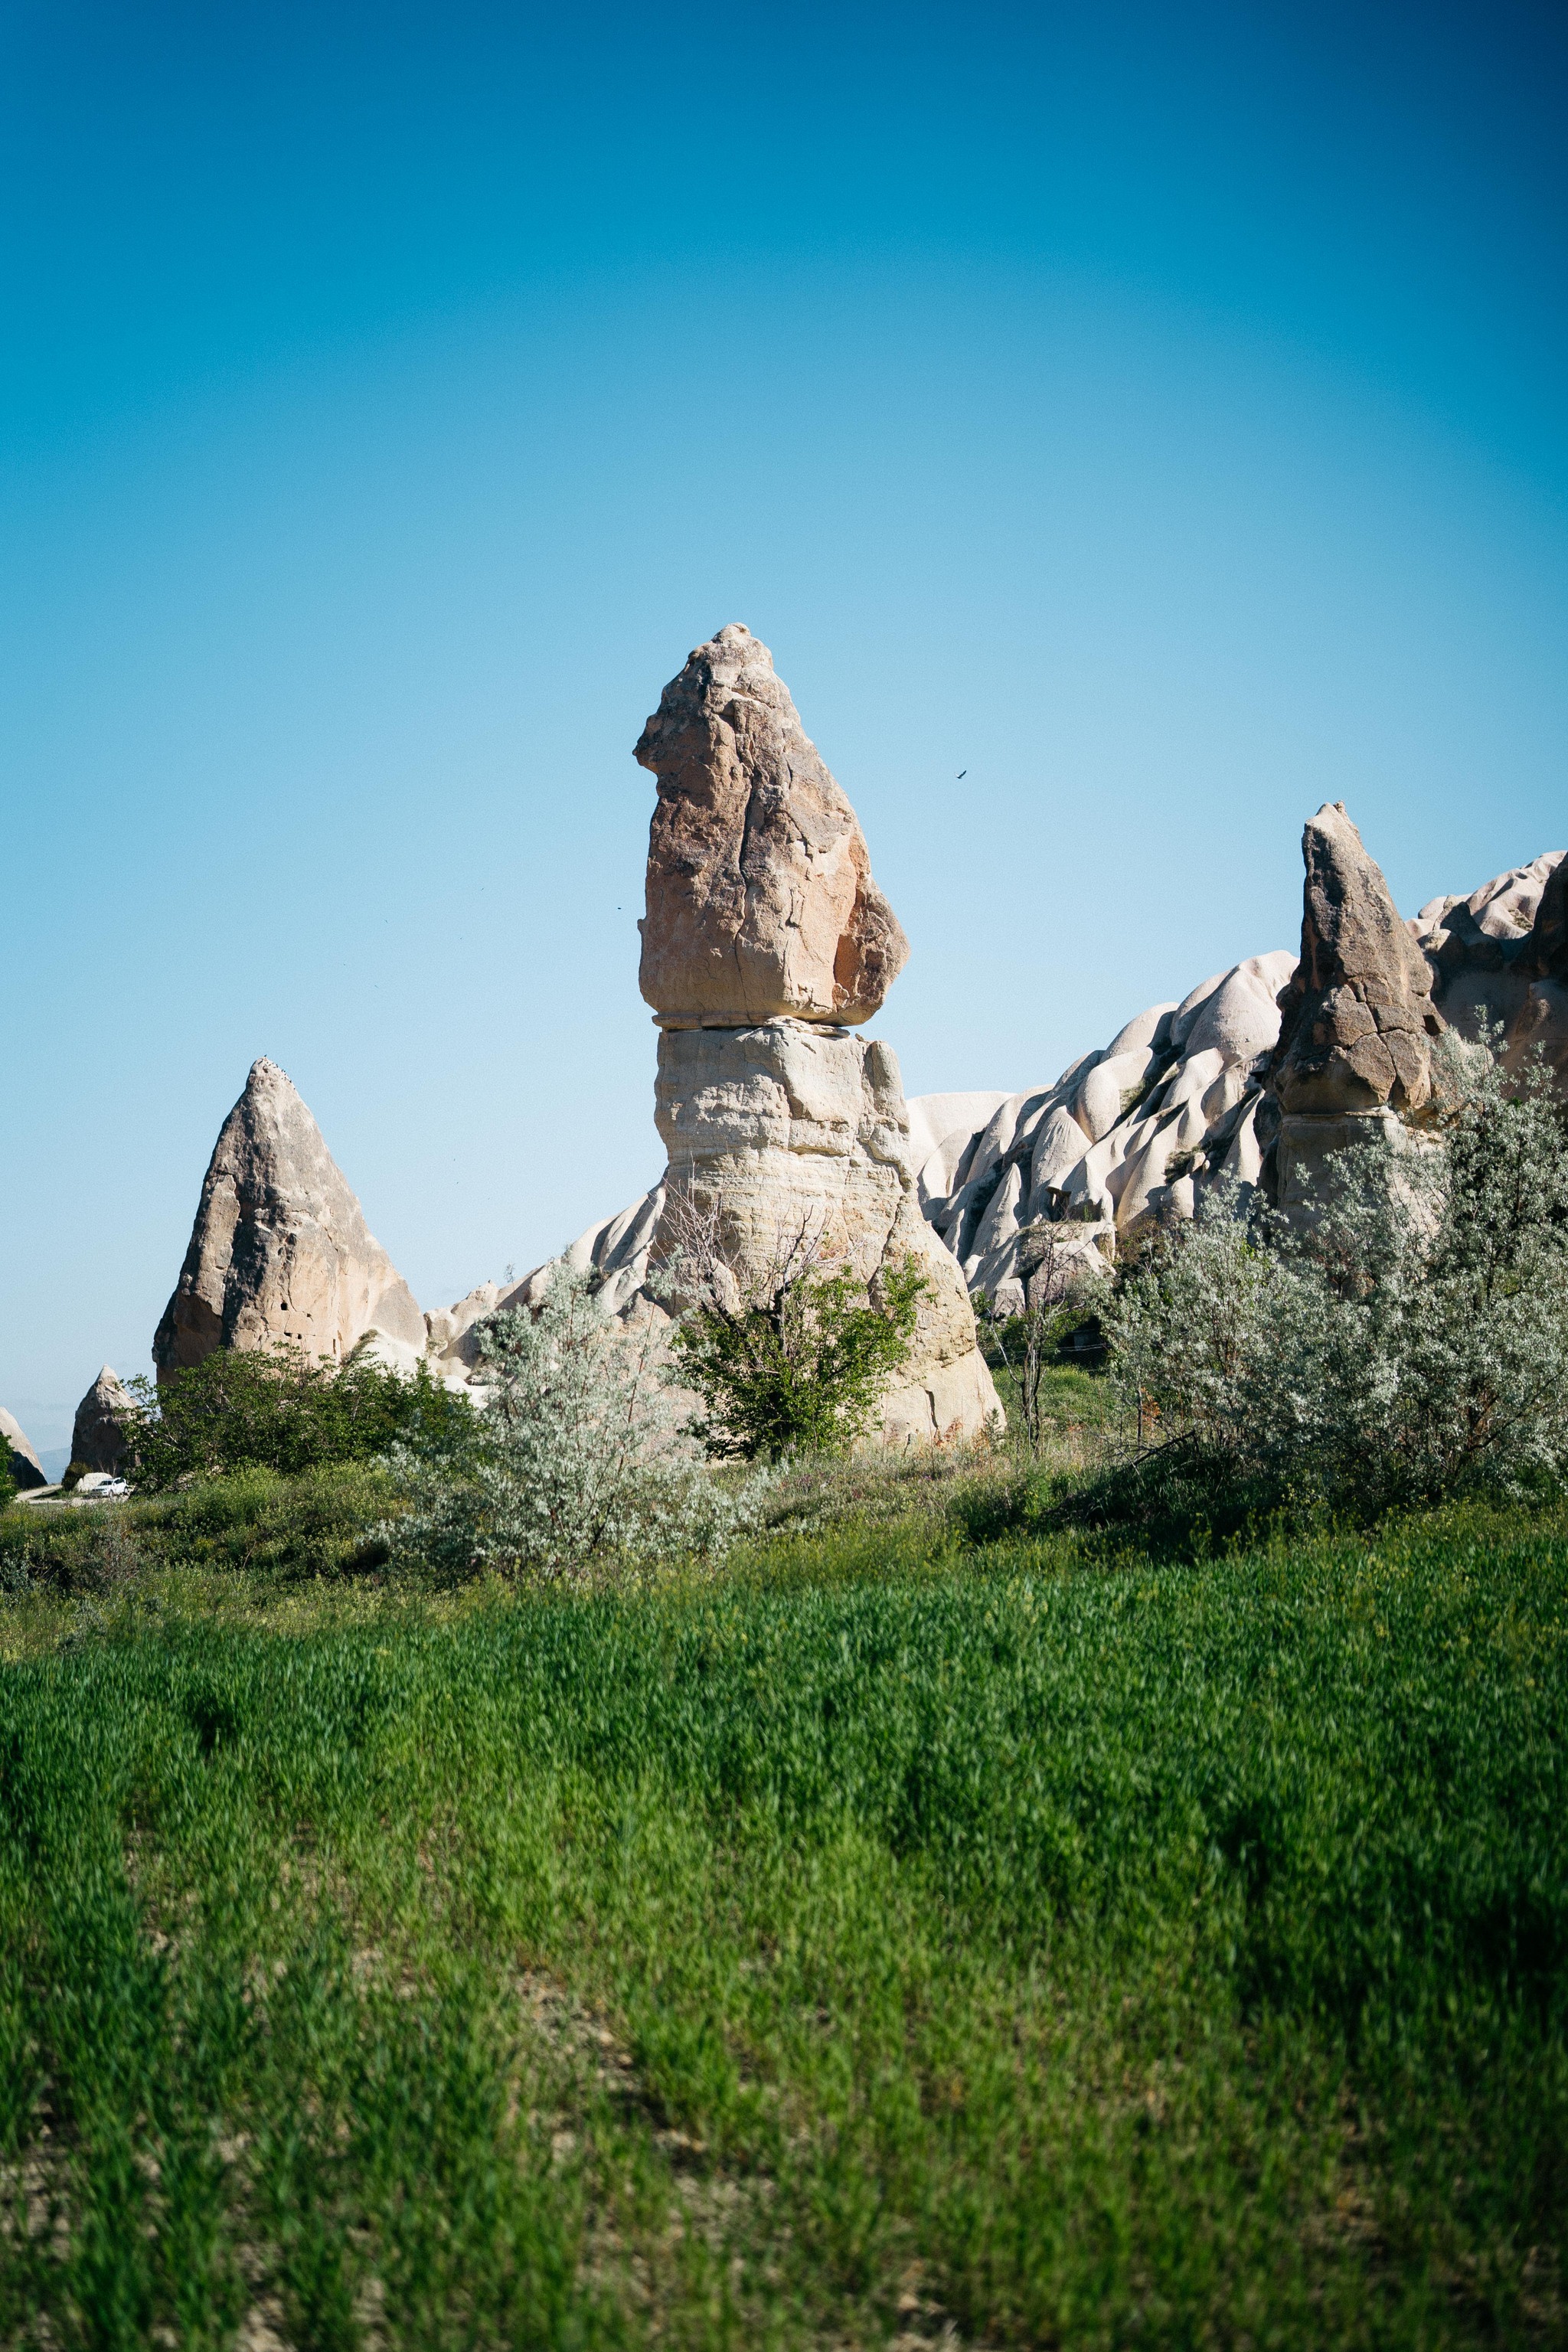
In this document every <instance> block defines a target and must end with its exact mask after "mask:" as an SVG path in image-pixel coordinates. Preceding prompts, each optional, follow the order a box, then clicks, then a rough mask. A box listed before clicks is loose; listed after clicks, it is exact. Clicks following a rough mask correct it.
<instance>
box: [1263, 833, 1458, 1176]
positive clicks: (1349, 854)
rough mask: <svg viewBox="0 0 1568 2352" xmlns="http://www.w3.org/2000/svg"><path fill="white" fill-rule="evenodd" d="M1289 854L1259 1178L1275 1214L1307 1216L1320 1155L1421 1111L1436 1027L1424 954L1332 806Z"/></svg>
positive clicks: (1322, 1160)
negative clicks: (1288, 928)
mask: <svg viewBox="0 0 1568 2352" xmlns="http://www.w3.org/2000/svg"><path fill="white" fill-rule="evenodd" d="M1301 855H1302V857H1303V859H1304V860H1305V863H1306V869H1307V871H1306V881H1305V884H1304V887H1303V891H1302V912H1301V960H1300V963H1299V964H1298V965H1297V968H1296V971H1295V972H1294V973H1293V974H1292V976H1291V979H1290V982H1289V985H1288V986H1287V987H1286V988H1284V989H1283V990H1282V991H1281V992H1280V996H1279V1014H1280V1022H1279V1044H1278V1045H1276V1047H1275V1049H1274V1053H1273V1055H1272V1058H1271V1059H1270V1062H1269V1065H1268V1085H1269V1089H1270V1092H1271V1094H1272V1096H1273V1097H1274V1101H1275V1102H1276V1104H1277V1105H1278V1114H1279V1136H1278V1140H1277V1141H1276V1143H1275V1144H1274V1147H1273V1158H1272V1164H1271V1166H1270V1168H1269V1170H1268V1177H1267V1180H1266V1181H1267V1182H1268V1191H1269V1192H1270V1194H1271V1195H1272V1197H1273V1198H1274V1200H1275V1201H1276V1202H1278V1204H1279V1207H1280V1208H1281V1209H1283V1210H1284V1211H1285V1212H1286V1213H1287V1214H1303V1213H1310V1201H1311V1197H1312V1192H1313V1188H1314V1187H1315V1186H1316V1185H1318V1184H1320V1183H1321V1174H1322V1171H1323V1168H1324V1166H1325V1164H1326V1162H1327V1160H1329V1158H1330V1157H1331V1155H1332V1154H1333V1153H1334V1152H1336V1151H1340V1150H1343V1149H1344V1148H1345V1147H1346V1145H1348V1144H1350V1143H1352V1142H1354V1141H1356V1140H1357V1139H1359V1138H1360V1137H1362V1136H1364V1135H1365V1134H1366V1133H1367V1132H1368V1131H1369V1130H1368V1124H1367V1123H1368V1121H1370V1120H1378V1121H1381V1122H1382V1123H1383V1125H1384V1128H1385V1129H1387V1130H1388V1132H1389V1133H1390V1136H1391V1139H1394V1140H1397V1139H1398V1136H1399V1132H1400V1130H1401V1129H1402V1127H1403V1124H1404V1122H1405V1121H1406V1120H1409V1119H1412V1118H1416V1117H1418V1116H1419V1114H1421V1113H1422V1112H1424V1111H1426V1108H1427V1107H1428V1105H1429V1104H1430V1103H1431V1100H1432V1040H1433V1038H1434V1037H1436V1036H1438V1035H1440V1034H1441V1033H1442V1028H1443V1022H1442V1019H1441V1016H1440V1015H1439V1014H1438V1013H1436V1010H1435V1009H1434V1006H1433V1003H1432V975H1431V972H1430V971H1429V970H1428V968H1427V963H1426V957H1425V956H1424V955H1423V954H1422V952H1421V950H1420V948H1419V947H1418V946H1417V944H1416V942H1415V939H1414V938H1413V937H1412V935H1411V932H1410V929H1409V927H1408V926H1407V925H1406V924H1405V923H1404V922H1402V921H1401V920H1400V916H1399V910H1398V908H1396V907H1395V905H1394V900H1393V898H1392V897H1391V896H1390V894H1389V888H1388V885H1387V883H1386V882H1385V881H1384V878H1383V875H1382V873H1381V871H1380V870H1379V868H1378V867H1377V866H1375V865H1374V864H1373V860H1372V859H1371V858H1370V857H1369V856H1367V854H1366V850H1365V848H1364V847H1363V844H1362V837H1361V835H1360V834H1359V833H1358V832H1357V831H1356V828H1355V826H1354V825H1353V824H1352V823H1351V820H1350V818H1349V817H1348V816H1347V814H1345V808H1344V803H1343V802H1342V801H1331V802H1327V803H1325V804H1324V805H1323V807H1321V809H1320V810H1319V811H1318V814H1317V815H1316V816H1314V817H1312V818H1310V819H1309V821H1308V824H1307V826H1306V829H1305V831H1304V832H1303V834H1302V836H1301Z"/></svg>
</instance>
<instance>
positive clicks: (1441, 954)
mask: <svg viewBox="0 0 1568 2352" xmlns="http://www.w3.org/2000/svg"><path fill="white" fill-rule="evenodd" d="M1410 929H1411V930H1412V932H1413V933H1414V935H1415V940H1416V942H1417V944H1418V945H1419V946H1420V948H1421V949H1422V950H1423V951H1424V953H1425V955H1426V961H1427V963H1428V965H1429V967H1430V970H1431V973H1432V999H1433V1003H1435V1005H1436V1008H1437V1011H1438V1012H1439V1013H1441V1015H1442V1017H1443V1019H1444V1020H1445V1021H1447V1022H1448V1023H1450V1024H1452V1026H1453V1027H1454V1028H1456V1029H1457V1030H1458V1032H1459V1034H1460V1035H1461V1036H1463V1037H1472V1038H1473V1037H1475V1036H1476V1035H1478V1034H1479V1030H1480V1026H1481V1024H1482V1022H1483V1020H1484V1021H1485V1022H1486V1023H1487V1024H1488V1026H1489V1027H1492V1028H1495V1027H1496V1026H1498V1025H1499V1024H1500V1025H1501V1028H1502V1031H1503V1038H1504V1046H1505V1053H1506V1057H1507V1059H1508V1061H1509V1063H1510V1065H1511V1066H1515V1067H1517V1066H1519V1064H1520V1063H1521V1061H1522V1060H1523V1058H1524V1057H1525V1055H1527V1054H1528V1053H1530V1052H1531V1050H1532V1049H1535V1048H1539V1049H1540V1050H1541V1051H1542V1052H1543V1053H1544V1055H1545V1057H1546V1060H1547V1062H1548V1063H1549V1065H1550V1066H1551V1067H1552V1070H1553V1071H1554V1072H1555V1073H1556V1076H1557V1078H1558V1082H1559V1084H1560V1085H1562V1086H1563V1087H1568V856H1564V855H1563V851H1562V850H1560V849H1555V850H1547V851H1546V852H1544V854H1543V855H1542V856H1540V857H1537V858H1534V859H1533V860H1532V861H1531V864H1530V865H1528V866H1515V867H1513V868H1512V870H1511V871H1510V873H1507V874H1499V875H1496V876H1494V877H1493V878H1492V880H1491V881H1489V882H1483V883H1482V885H1481V887H1480V888H1479V890H1473V891H1472V892H1471V893H1470V896H1469V897H1468V898H1434V899H1432V900H1431V901H1430V902H1429V903H1428V904H1427V905H1426V906H1425V907H1423V908H1422V909H1421V912H1420V913H1419V914H1418V915H1417V916H1416V918H1415V921H1414V922H1413V923H1412V924H1411V926H1410Z"/></svg>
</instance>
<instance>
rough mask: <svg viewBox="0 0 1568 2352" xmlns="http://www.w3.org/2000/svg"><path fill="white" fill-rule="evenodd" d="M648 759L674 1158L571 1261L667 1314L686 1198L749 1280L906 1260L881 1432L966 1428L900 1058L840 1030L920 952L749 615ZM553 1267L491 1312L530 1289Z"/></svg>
mask: <svg viewBox="0 0 1568 2352" xmlns="http://www.w3.org/2000/svg"><path fill="white" fill-rule="evenodd" d="M637 758H638V759H639V760H640V761H642V763H643V765H644V766H645V767H647V768H650V769H651V770H652V771H653V772H654V774H655V775H656V776H657V777H658V806H657V808H656V809H655V812H654V816H653V822H652V824H651V826H650V829H649V835H648V864H647V915H646V917H645V918H644V920H643V923H642V927H641V928H642V941H643V945H642V971H641V985H642V992H643V995H644V996H645V997H646V999H647V1002H648V1003H649V1004H651V1005H652V1006H653V1008H654V1011H655V1015H656V1018H657V1019H658V1024H659V1027H660V1032H661V1034H660V1037H659V1049H658V1085H657V1091H656V1101H655V1118H656V1121H657V1124H658V1131H659V1134H660V1136H661V1138H662V1139H663V1141H664V1145H665V1149H666V1150H667V1152H668V1170H667V1173H666V1177H665V1181H664V1182H663V1183H662V1184H659V1185H656V1186H655V1187H654V1188H653V1189H652V1191H651V1192H647V1194H645V1196H644V1197H643V1199H642V1200H640V1201H638V1202H634V1203H633V1205H632V1206H631V1207H630V1208H629V1209H626V1210H623V1211H622V1212H621V1213H620V1214H619V1215H618V1216H616V1217H613V1218H608V1219H606V1220H605V1222H604V1223H601V1224H598V1225H595V1226H591V1227H590V1228H589V1230H588V1232H587V1233H585V1234H583V1235H582V1236H581V1238H580V1239H579V1240H578V1241H577V1242H575V1243H574V1244H573V1245H572V1248H571V1249H570V1250H569V1251H568V1252H567V1253H566V1255H567V1256H568V1257H569V1258H570V1259H571V1260H572V1261H573V1262H574V1263H575V1264H578V1265H584V1266H585V1267H592V1268H593V1270H594V1271H595V1273H596V1274H597V1275H598V1276H600V1279H601V1284H602V1287H603V1294H604V1296H605V1297H606V1299H607V1300H608V1302H609V1304H610V1305H611V1306H612V1307H614V1308H615V1309H616V1311H618V1312H620V1313H622V1314H625V1315H628V1316H630V1315H639V1314H642V1315H649V1314H651V1315H658V1314H660V1313H662V1312H663V1311H664V1310H663V1308H662V1307H661V1306H660V1304H659V1302H658V1298H657V1297H655V1296H654V1295H653V1294H651V1293H650V1292H649V1291H648V1290H647V1288H646V1287H645V1286H646V1283H647V1274H648V1267H649V1265H650V1262H651V1263H652V1264H654V1265H659V1266H663V1265H668V1264H670V1263H671V1262H672V1261H673V1260H675V1259H676V1258H677V1257H678V1255H679V1251H680V1249H681V1246H682V1244H683V1240H684V1237H685V1236H684V1233H683V1230H682V1220H683V1218H685V1217H687V1216H689V1214H690V1213H692V1212H693V1211H695V1212H697V1213H699V1214H701V1215H707V1214H709V1213H711V1214H712V1215H713V1216H714V1217H715V1218H716V1219H717V1225H718V1231H719V1234H720V1236H721V1250H722V1255H723V1261H724V1263H725V1265H727V1266H728V1267H729V1268H730V1270H731V1274H732V1275H733V1276H735V1278H736V1280H737V1281H738V1282H739V1283H740V1284H741V1285H742V1286H743V1287H744V1286H749V1285H750V1284H751V1283H752V1281H753V1280H761V1279H763V1277H765V1276H766V1274H767V1272H768V1270H769V1269H770V1268H771V1267H773V1266H774V1265H777V1263H778V1262H779V1260H780V1258H781V1256H782V1255H784V1254H785V1253H786V1252H787V1249H788V1246H789V1244H790V1243H791V1241H792V1240H794V1239H796V1238H797V1237H805V1239H806V1240H807V1241H808V1242H809V1243H810V1244H811V1245H812V1246H813V1247H814V1248H815V1249H816V1252H818V1253H819V1258H820V1261H821V1262H826V1263H831V1264H836V1265H849V1266H851V1267H852V1268H853V1269H854V1271H855V1273H856V1275H857V1276H858V1279H859V1280H860V1281H861V1282H864V1283H865V1284H866V1285H867V1286H868V1289H873V1290H874V1286H875V1284H876V1282H877V1279H878V1276H879V1274H880V1272H881V1270H882V1269H883V1268H884V1267H885V1266H886V1265H889V1263H892V1262H900V1261H901V1260H902V1259H903V1258H904V1257H905V1256H906V1255H909V1254H910V1253H911V1252H912V1253H913V1254H915V1255H917V1256H919V1257H920V1258H921V1261H922V1263H923V1265H924V1266H925V1269H926V1273H927V1280H928V1291H927V1296H926V1297H924V1298H923V1299H922V1301H921V1305H920V1307H919V1310H918V1319H917V1323H916V1328H915V1333H914V1339H913V1343H912V1346H911V1349H910V1355H909V1358H908V1360H906V1362H905V1364H904V1366H903V1383H904V1384H903V1385H902V1387H900V1390H899V1391H897V1392H896V1393H895V1394H894V1395H891V1396H889V1397H888V1398H886V1399H885V1400H884V1402H883V1407H882V1429H883V1434H884V1436H886V1437H887V1438H889V1439H891V1440H906V1439H912V1438H915V1437H925V1438H931V1437H945V1436H952V1435H973V1434H974V1433H977V1432H978V1431H979V1430H981V1429H982V1428H983V1427H984V1424H985V1422H986V1420H987V1418H988V1417H989V1415H990V1414H992V1413H993V1412H995V1411H997V1409H998V1408H997V1400H996V1393H995V1390H994V1387H993V1385H992V1381H991V1375H990V1372H989V1371H988V1370H987V1369H986V1366H985V1363H984V1359H983V1357H982V1356H981V1354H980V1352H979V1349H978V1348H977V1346H976V1344H975V1332H974V1316H973V1309H972V1308H971V1307H970V1304H969V1297H968V1293H967V1291H966V1290H965V1288H964V1286H963V1276H962V1275H961V1273H960V1272H959V1269H958V1268H957V1266H956V1265H954V1264H953V1262H952V1258H951V1257H950V1256H948V1255H947V1254H946V1253H945V1252H944V1251H943V1250H942V1248H941V1246H940V1245H939V1244H937V1242H936V1241H935V1239H934V1238H933V1236H932V1234H931V1231H930V1228H929V1227H928V1225H927V1224H926V1223H925V1220H924V1218H923V1217H922V1216H921V1206H920V1188H919V1183H918V1180H917V1176H916V1166H915V1150H914V1143H913V1139H912V1138H911V1133H910V1118H909V1111H908V1108H907V1106H906V1104H905V1102H904V1096H903V1086H902V1081H901V1080H900V1076H899V1066H898V1062H897V1060H896V1058H895V1056H894V1055H893V1053H892V1051H891V1048H890V1047H889V1046H887V1045H882V1044H879V1043H873V1042H869V1041H868V1040H866V1039H863V1038H860V1037H858V1036H856V1035H854V1034H851V1033H852V1028H853V1026H854V1024H858V1023H860V1022H862V1021H865V1020H867V1019H868V1017H869V1016H870V1015H871V1014H872V1013H875V1012H876V1010H877V1008H878V1006H879V1004H880V1003H881V1002H882V999H883V997H884V995H885V994H886V992H887V991H888V989H889V986H890V984H891V982H893V981H894V979H896V977H897V975H898V973H899V972H900V970H901V969H902V966H903V963H904V960H905V957H906V956H907V954H908V952H909V950H908V945H907V942H906V941H905V939H904V935H903V933H902V932H901V931H900V929H899V926H898V923H897V922H896V920H895V919H894V917H893V913H892V910H891V908H889V905H888V903H887V901H886V899H885V898H883V897H882V895H881V893H880V892H879V890H878V888H877V887H876V885H875V883H874V882H873V881H872V879H871V868H870V858H869V856H868V852H867V848H866V842H865V837H864V835H862V833H861V831H860V827H859V824H858V822H857V821H856V816H855V812H854V810H853V809H852V808H851V807H850V805H849V803H848V801H847V799H846V797H845V795H844V793H842V792H841V791H840V790H839V787H838V785H837V783H836V782H835V781H834V779H833V777H832V776H831V775H830V774H829V773H828V772H827V769H826V766H825V765H824V764H823V761H822V760H821V757H820V756H819V754H818V752H817V751H816V747H815V745H813V744H812V743H811V742H810V741H809V740H807V738H806V735H805V730H803V728H802V726H801V723H800V720H799V718H798V717H797V715H796V713H795V705H794V703H793V702H792V701H791V700H790V698H789V694H788V691H787V690H786V688H784V685H783V684H782V683H781V681H780V680H779V679H778V678H777V677H775V676H774V674H773V656H771V655H770V653H769V652H768V649H767V647H766V646H763V645H761V644H759V643H758V641H757V639H756V638H755V637H753V636H752V635H751V633H750V631H749V630H747V629H744V628H742V627H741V626H740V625H738V624H731V626H730V627H728V628H725V629H721V631H720V632H719V635H717V636H716V637H715V638H713V639H712V640H711V641H710V643H709V644H707V645H705V646H698V648H697V650H696V651H695V653H693V654H692V655H691V656H690V657H689V660H688V662H687V664H686V667H684V669H682V671H681V672H680V675H679V677H677V678H674V679H672V680H671V682H670V684H669V685H668V687H666V688H665V690H664V694H663V697H662V698H661V700H660V703H659V707H658V710H657V711H656V712H655V714H654V716H653V717H652V718H651V719H649V720H648V723H647V728H646V729H645V730H644V731H643V735H642V739H641V740H640V741H639V743H638V744H637ZM924 1140H925V1139H924V1138H923V1137H922V1139H921V1141H922V1145H923V1143H924ZM546 1272H547V1268H545V1267H539V1268H536V1269H535V1271H534V1273H533V1274H531V1275H530V1276H528V1277H527V1278H526V1279H525V1280H524V1281H523V1282H522V1283H521V1284H519V1285H518V1286H516V1288H515V1290H514V1291H513V1292H511V1293H510V1294H508V1295H507V1296H506V1297H498V1298H497V1300H496V1302H495V1303H496V1304H498V1305H510V1304H514V1303H521V1302H522V1301H524V1300H526V1299H528V1298H530V1297H532V1296H533V1295H534V1294H535V1292H536V1291H537V1289H538V1287H539V1286H540V1284H541V1283H542V1280H543V1279H544V1277H545V1275H546ZM476 1303H477V1302H476ZM487 1311H489V1312H493V1311H494V1308H493V1307H479V1308H478V1311H477V1312H470V1302H469V1301H467V1300H465V1301H459V1303H458V1306H457V1307H454V1308H453V1309H452V1311H451V1315H450V1317H449V1318H442V1322H441V1328H440V1340H441V1346H442V1349H443V1350H444V1351H445V1360H447V1361H449V1362H455V1363H458V1362H462V1361H465V1360H468V1361H471V1360H472V1357H473V1349H474V1341H473V1338H472V1327H473V1324H474V1322H476V1321H477V1320H479V1316H480V1315H481V1314H482V1313H484V1312H487ZM431 1337H432V1343H433V1344H434V1342H435V1339H436V1338H437V1330H436V1327H435V1325H434V1323H433V1325H432V1333H431Z"/></svg>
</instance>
